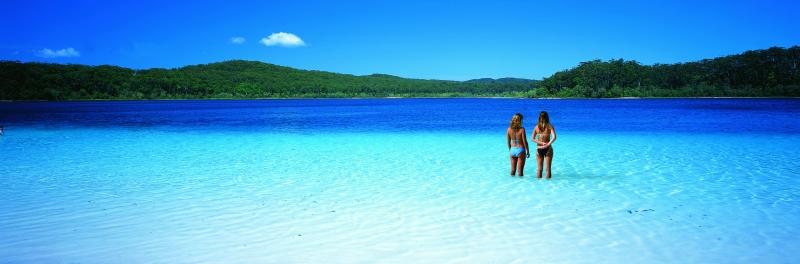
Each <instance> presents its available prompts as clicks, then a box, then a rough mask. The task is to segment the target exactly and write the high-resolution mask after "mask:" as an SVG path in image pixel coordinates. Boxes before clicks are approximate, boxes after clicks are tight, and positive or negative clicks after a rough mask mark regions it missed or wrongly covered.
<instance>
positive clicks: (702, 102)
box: [0, 99, 800, 134]
mask: <svg viewBox="0 0 800 264" xmlns="http://www.w3.org/2000/svg"><path fill="white" fill-rule="evenodd" d="M541 110H546V111H548V113H549V114H550V116H551V119H552V120H553V123H555V124H557V125H558V127H559V128H560V129H561V130H564V131H576V132H618V131H622V132H634V131H635V132H698V133H706V132H708V133H745V132H758V133H789V134H794V133H800V122H798V116H800V100H798V99H638V100H585V99H577V100H517V99H344V100H342V99H329V100H328V99H311V100H308V99H297V100H216V101H202V100H201V101H195V100H186V101H111V102H102V101H101V102H14V103H0V122H3V123H5V125H6V126H8V127H13V126H33V127H42V128H68V127H109V128H114V127H121V128H147V127H159V128H163V129H177V130H182V129H202V130H207V129H211V130H220V129H221V130H259V131H286V132H313V131H320V130H323V131H386V132H392V131H408V132H415V131H465V132H480V133H483V132H490V131H496V130H498V129H501V128H503V127H505V126H507V123H508V120H507V119H509V115H510V114H513V113H515V112H521V113H524V114H526V116H527V119H526V120H527V121H528V122H535V118H536V115H537V114H538V112H539V111H541ZM501 130H502V129H501Z"/></svg>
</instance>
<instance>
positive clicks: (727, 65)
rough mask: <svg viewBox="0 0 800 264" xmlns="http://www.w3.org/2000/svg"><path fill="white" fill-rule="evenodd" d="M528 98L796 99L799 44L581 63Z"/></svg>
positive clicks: (555, 76) (799, 81) (544, 83)
mask: <svg viewBox="0 0 800 264" xmlns="http://www.w3.org/2000/svg"><path fill="white" fill-rule="evenodd" d="M528 95H529V96H531V97H549V96H556V97H625V96H633V97H678V96H681V97H688V96H793V97H797V96H800V46H793V47H791V48H777V47H775V48H770V49H765V50H753V51H747V52H744V53H742V54H739V55H732V56H725V57H720V58H715V59H705V60H701V61H696V62H688V63H677V64H655V65H652V66H647V65H641V64H639V63H638V62H636V61H626V60H622V59H618V60H609V61H600V60H594V61H587V62H583V63H580V64H579V65H578V66H577V67H575V68H572V69H569V70H565V71H561V72H557V73H555V74H553V75H552V76H550V77H549V78H545V79H543V80H542V81H541V82H540V83H539V87H538V88H537V89H536V90H534V91H533V92H530V93H528Z"/></svg>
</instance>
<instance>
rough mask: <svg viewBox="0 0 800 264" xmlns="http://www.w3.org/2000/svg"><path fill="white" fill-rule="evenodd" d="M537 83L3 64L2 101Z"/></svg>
mask: <svg viewBox="0 0 800 264" xmlns="http://www.w3.org/2000/svg"><path fill="white" fill-rule="evenodd" d="M535 83H536V82H535V81H532V80H520V81H499V82H469V81H467V82H458V81H443V80H421V79H407V78H400V77H396V76H391V75H386V74H372V75H367V76H355V75H349V74H338V73H331V72H324V71H308V70H298V69H293V68H289V67H283V66H278V65H273V64H268V63H263V62H256V61H243V60H233V61H225V62H219V63H211V64H205V65H193V66H186V67H181V68H177V69H159V68H155V69H147V70H133V69H128V68H123V67H117V66H108V65H103V66H86V65H74V64H67V65H64V64H48V63H37V62H28V63H21V62H16V61H1V62H0V98H2V99H5V100H82V99H203V98H287V97H300V98H303V97H330V98H336V97H466V96H522V94H524V93H525V92H526V91H529V90H532V89H534V88H535Z"/></svg>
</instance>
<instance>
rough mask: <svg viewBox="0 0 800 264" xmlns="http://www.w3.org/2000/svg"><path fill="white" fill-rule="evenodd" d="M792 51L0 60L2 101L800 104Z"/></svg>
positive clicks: (799, 77)
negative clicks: (345, 64)
mask: <svg viewBox="0 0 800 264" xmlns="http://www.w3.org/2000/svg"><path fill="white" fill-rule="evenodd" d="M799 67H800V46H793V47H790V48H779V47H774V48H769V49H765V50H753V51H747V52H744V53H742V54H738V55H731V56H725V57H720V58H715V59H705V60H701V61H696V62H687V63H676V64H655V65H642V64H640V63H638V62H636V61H631V60H628V61H626V60H623V59H612V60H608V61H602V60H592V61H587V62H582V63H580V64H579V65H578V66H576V67H574V68H572V69H568V70H564V71H560V72H557V73H555V74H553V75H552V76H550V77H547V78H544V79H542V80H541V81H536V80H527V79H515V78H502V79H496V80H495V79H488V78H484V79H476V80H470V81H463V82H459V81H445V80H422V79H407V78H401V77H397V76H391V75H386V74H372V75H366V76H356V75H349V74H339V73H332V72H324V71H309V70H298V69H293V68H289V67H283V66H278V65H273V64H268V63H263V62H256V61H243V60H232V61H225V62H218V63H211V64H203V65H192V66H185V67H181V68H175V69H161V68H153V69H145V70H135V69H129V68H124V67H117V66H109V65H101V66H86V65H76V64H51V63H38V62H26V63H23V62H18V61H0V99H2V100H87V99H207V98H288V97H299V98H304V97H328V98H337V97H472V96H475V97H483V96H499V97H581V98H585V97H588V98H604V97H690V96H733V97H741V96H754V97H762V96H793V97H796V96H800V68H799Z"/></svg>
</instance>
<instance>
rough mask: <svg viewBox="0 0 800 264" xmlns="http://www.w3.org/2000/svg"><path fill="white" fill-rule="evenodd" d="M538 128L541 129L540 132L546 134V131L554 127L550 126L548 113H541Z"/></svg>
mask: <svg viewBox="0 0 800 264" xmlns="http://www.w3.org/2000/svg"><path fill="white" fill-rule="evenodd" d="M536 126H537V127H539V132H544V131H545V129H547V128H550V127H552V125H551V124H550V116H548V115H547V111H542V112H541V113H539V122H537V123H536Z"/></svg>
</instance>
